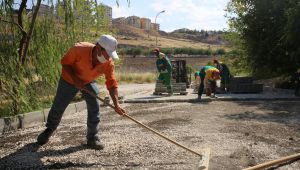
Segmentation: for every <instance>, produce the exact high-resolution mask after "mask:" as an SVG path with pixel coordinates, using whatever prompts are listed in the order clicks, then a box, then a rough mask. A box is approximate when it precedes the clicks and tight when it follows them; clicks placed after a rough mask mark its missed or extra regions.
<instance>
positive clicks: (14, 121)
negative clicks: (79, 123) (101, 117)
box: [0, 101, 86, 135]
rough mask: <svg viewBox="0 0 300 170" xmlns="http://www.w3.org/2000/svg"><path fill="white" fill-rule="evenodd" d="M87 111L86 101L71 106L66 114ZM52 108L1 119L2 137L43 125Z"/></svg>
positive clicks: (0, 129) (0, 130)
mask: <svg viewBox="0 0 300 170" xmlns="http://www.w3.org/2000/svg"><path fill="white" fill-rule="evenodd" d="M84 109H86V104H85V101H82V102H77V103H72V104H69V105H68V107H67V108H66V110H65V112H64V115H65V114H71V113H76V112H80V111H83V110H84ZM49 111H50V108H46V109H42V110H39V111H33V112H29V113H24V114H20V115H17V116H12V117H4V118H0V135H2V134H4V133H5V132H8V131H12V130H16V129H20V128H28V127H33V126H35V125H42V124H44V123H45V122H46V121H47V118H48V114H49Z"/></svg>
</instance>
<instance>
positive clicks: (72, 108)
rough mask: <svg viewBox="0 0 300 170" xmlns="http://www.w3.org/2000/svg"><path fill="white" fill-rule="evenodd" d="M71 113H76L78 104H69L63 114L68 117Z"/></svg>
mask: <svg viewBox="0 0 300 170" xmlns="http://www.w3.org/2000/svg"><path fill="white" fill-rule="evenodd" d="M71 113H76V103H72V104H69V105H68V107H67V108H66V110H65V112H64V113H63V114H64V115H68V114H71Z"/></svg>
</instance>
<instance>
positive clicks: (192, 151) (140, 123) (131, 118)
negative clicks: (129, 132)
mask: <svg viewBox="0 0 300 170" xmlns="http://www.w3.org/2000/svg"><path fill="white" fill-rule="evenodd" d="M81 90H83V91H85V92H87V93H88V94H90V95H91V96H93V97H95V98H97V99H98V100H100V101H101V102H103V103H105V104H106V105H108V106H109V107H111V108H112V109H114V110H115V106H113V105H112V104H110V103H108V102H106V101H105V100H104V99H102V98H100V97H99V96H97V95H96V94H94V93H92V92H90V91H89V90H87V89H85V88H82V89H81ZM124 116H125V117H127V118H128V119H130V120H132V121H134V122H135V123H137V124H139V125H141V126H142V127H143V128H145V129H147V130H149V131H151V132H153V133H155V134H156V135H158V136H160V137H162V138H164V139H165V140H167V141H169V142H171V143H173V144H175V145H177V146H179V147H181V148H183V149H185V150H187V151H189V152H191V153H193V154H196V155H198V156H200V157H201V159H202V156H203V155H202V154H200V153H198V152H196V151H194V150H192V149H189V148H187V147H185V146H183V145H182V144H180V143H178V142H176V141H174V140H172V139H170V138H168V137H166V136H165V135H163V134H161V133H160V132H158V131H156V130H154V129H152V128H150V127H149V126H147V125H145V124H143V123H142V122H140V121H138V120H136V119H134V118H133V117H131V116H129V115H128V114H126V113H125V114H124Z"/></svg>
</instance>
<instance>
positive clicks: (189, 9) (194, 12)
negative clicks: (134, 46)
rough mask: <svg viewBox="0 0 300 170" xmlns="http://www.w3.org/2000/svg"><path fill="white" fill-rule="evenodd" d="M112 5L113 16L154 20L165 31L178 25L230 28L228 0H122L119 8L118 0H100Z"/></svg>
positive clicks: (202, 27) (176, 27) (199, 27)
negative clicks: (227, 18) (128, 0)
mask: <svg viewBox="0 0 300 170" xmlns="http://www.w3.org/2000/svg"><path fill="white" fill-rule="evenodd" d="M99 2H102V3H104V4H106V5H108V6H111V7H112V10H113V18H117V17H127V16H132V15H135V16H139V17H145V18H149V19H151V21H152V22H154V20H155V16H156V15H157V13H159V12H160V11H162V10H165V11H166V12H165V13H161V14H159V15H158V17H157V20H156V22H157V23H158V24H160V29H161V30H163V31H167V32H170V31H173V30H175V29H179V28H189V29H197V30H201V29H204V30H223V29H227V28H228V26H227V23H226V22H227V20H226V18H225V17H224V15H225V12H224V9H225V7H226V4H227V3H228V2H229V0H130V6H128V3H127V0H119V4H120V6H119V7H118V6H117V4H116V1H115V0H101V1H99Z"/></svg>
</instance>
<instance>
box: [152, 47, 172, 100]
mask: <svg viewBox="0 0 300 170" xmlns="http://www.w3.org/2000/svg"><path fill="white" fill-rule="evenodd" d="M153 53H154V54H155V56H156V57H157V60H156V67H157V71H158V73H159V76H158V80H160V81H162V83H163V84H164V85H165V86H166V87H167V91H168V94H169V96H171V95H173V89H172V64H171V61H170V60H169V58H168V57H167V56H166V55H165V54H164V53H161V52H160V50H159V48H155V49H154V50H153Z"/></svg>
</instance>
